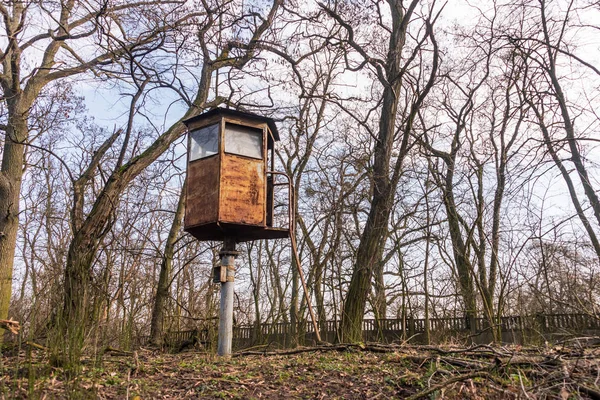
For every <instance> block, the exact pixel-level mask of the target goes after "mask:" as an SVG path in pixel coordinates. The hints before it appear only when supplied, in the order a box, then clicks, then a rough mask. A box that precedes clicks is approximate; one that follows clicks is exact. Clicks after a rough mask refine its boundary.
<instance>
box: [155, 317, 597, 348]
mask: <svg viewBox="0 0 600 400" xmlns="http://www.w3.org/2000/svg"><path fill="white" fill-rule="evenodd" d="M427 323H429V330H430V332H431V333H441V334H444V333H447V334H452V333H453V332H461V331H463V332H464V331H470V332H482V331H486V330H489V328H491V327H497V328H500V331H501V332H502V333H513V334H514V332H524V331H533V332H538V333H540V332H541V333H561V331H564V332H566V331H573V332H580V331H585V330H600V315H592V314H536V315H526V316H520V315H517V316H506V317H501V318H498V319H496V320H493V321H490V320H488V319H487V318H471V319H468V318H465V317H446V318H430V319H429V320H428V321H427V320H426V319H424V318H404V319H403V318H395V319H365V320H363V322H362V329H363V336H364V337H365V338H367V339H368V340H384V341H385V340H386V339H389V340H391V338H399V337H410V336H412V335H417V334H420V333H423V332H425V330H426V329H425V328H426V325H427ZM340 327H341V321H339V320H336V321H322V322H320V323H319V328H320V330H321V335H322V336H323V337H324V338H328V339H326V340H328V341H332V340H335V337H336V335H337V333H338V332H339V330H340ZM292 328H293V327H292V324H291V323H289V322H288V323H286V322H279V323H262V324H260V325H242V326H237V327H234V328H233V340H234V342H236V343H237V344H238V347H240V346H242V347H243V346H245V345H252V344H256V343H257V342H260V341H261V340H263V341H264V340H269V341H273V342H281V343H279V344H280V345H282V346H285V345H287V344H289V343H287V342H288V341H289V338H290V337H291V336H292V335H293V333H294V332H293V329H292ZM296 333H297V334H298V336H302V337H304V338H305V339H306V338H312V336H314V327H313V325H312V323H310V322H309V321H303V322H300V323H298V325H297V326H296ZM194 337H195V338H197V340H198V341H200V342H202V343H208V342H210V341H211V338H210V335H209V332H208V329H203V330H199V329H194V330H186V331H177V332H168V333H167V334H166V337H165V341H166V342H167V343H169V344H171V345H173V344H176V343H181V342H184V341H189V340H192V339H193V338H194ZM213 340H214V338H213ZM513 340H514V339H513ZM517 341H519V340H517Z"/></svg>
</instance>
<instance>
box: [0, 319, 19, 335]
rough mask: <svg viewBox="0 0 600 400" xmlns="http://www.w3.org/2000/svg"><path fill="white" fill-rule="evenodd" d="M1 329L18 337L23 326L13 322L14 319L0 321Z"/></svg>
mask: <svg viewBox="0 0 600 400" xmlns="http://www.w3.org/2000/svg"><path fill="white" fill-rule="evenodd" d="M0 328H4V329H8V330H9V331H11V332H12V333H13V334H15V335H16V334H17V333H19V329H21V325H19V322H18V321H13V320H12V319H0Z"/></svg>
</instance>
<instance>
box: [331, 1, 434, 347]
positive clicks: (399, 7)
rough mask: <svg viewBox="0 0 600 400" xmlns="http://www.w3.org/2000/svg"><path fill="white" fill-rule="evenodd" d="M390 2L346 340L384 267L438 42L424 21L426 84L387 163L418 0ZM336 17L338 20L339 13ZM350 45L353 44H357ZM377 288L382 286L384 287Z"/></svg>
mask: <svg viewBox="0 0 600 400" xmlns="http://www.w3.org/2000/svg"><path fill="white" fill-rule="evenodd" d="M388 3H389V5H390V11H391V17H392V30H391V34H390V39H389V44H388V52H387V57H386V63H385V79H384V78H383V77H382V75H383V72H384V71H383V70H379V71H378V72H379V78H380V81H381V83H382V84H383V87H384V89H383V102H382V106H381V117H380V119H379V132H378V136H377V141H376V143H375V147H374V157H373V195H372V197H371V209H370V210H369V215H368V217H367V221H366V224H365V228H364V230H363V233H362V235H361V238H360V243H359V246H358V251H357V254H356V260H355V264H354V269H353V272H352V278H351V280H350V286H349V288H348V293H347V295H346V300H345V302H344V314H343V315H342V332H341V339H342V340H343V341H346V342H358V341H361V340H362V320H363V317H364V313H365V306H366V302H367V298H368V295H369V292H370V290H371V287H372V278H373V276H374V272H377V269H378V268H383V263H382V257H383V250H384V247H385V241H386V240H387V237H388V223H389V217H390V214H391V211H392V207H393V205H394V196H395V193H396V187H397V185H398V181H399V179H400V175H401V172H402V167H403V160H404V157H405V156H406V154H407V152H408V148H409V146H408V143H409V142H408V140H409V135H410V132H411V130H412V127H413V121H414V118H415V116H416V113H417V111H418V110H419V108H420V107H421V105H422V103H423V100H424V98H425V97H426V96H427V93H428V92H429V90H430V88H431V86H432V85H433V80H434V75H435V73H436V71H437V62H438V59H437V45H436V43H435V39H434V37H433V35H432V29H431V25H430V24H429V23H428V22H427V23H426V27H427V29H426V30H427V35H430V38H431V40H432V42H433V45H434V51H433V54H434V60H433V65H432V68H431V75H430V78H429V81H428V82H427V84H426V85H425V86H424V87H423V88H422V90H421V91H420V92H417V93H416V97H417V99H416V101H415V102H414V103H413V104H411V107H410V111H409V114H408V115H407V116H406V118H405V120H404V121H403V122H404V126H403V129H402V131H401V145H400V150H399V155H398V157H397V159H396V161H395V164H393V165H391V161H392V157H391V154H392V148H393V147H394V143H395V139H396V135H397V132H396V118H397V111H398V102H399V97H400V92H401V89H402V85H403V80H402V78H403V73H404V69H403V66H402V50H403V48H404V44H405V41H406V30H407V27H408V24H409V21H410V18H411V16H412V12H413V10H414V9H415V7H416V6H417V3H418V1H417V0H413V1H411V2H410V4H409V5H408V8H407V9H406V10H405V9H404V6H403V3H402V1H399V0H390V1H389V2H388ZM336 19H338V20H339V17H337V18H336ZM354 46H355V47H356V45H354ZM379 289H380V290H382V288H379Z"/></svg>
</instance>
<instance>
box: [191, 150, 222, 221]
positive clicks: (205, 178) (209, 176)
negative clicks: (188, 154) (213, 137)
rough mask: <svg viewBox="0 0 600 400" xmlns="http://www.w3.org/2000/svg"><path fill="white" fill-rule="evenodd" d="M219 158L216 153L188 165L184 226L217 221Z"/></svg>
mask: <svg viewBox="0 0 600 400" xmlns="http://www.w3.org/2000/svg"><path fill="white" fill-rule="evenodd" d="M220 158H221V156H219V155H216V156H212V157H209V158H205V159H201V160H197V161H192V162H191V163H190V164H189V165H188V185H187V199H186V213H185V226H186V227H192V226H195V225H200V224H206V223H209V222H216V221H217V217H218V213H219V173H220V168H219V167H220Z"/></svg>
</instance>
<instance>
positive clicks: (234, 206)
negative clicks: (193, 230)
mask: <svg viewBox="0 0 600 400" xmlns="http://www.w3.org/2000/svg"><path fill="white" fill-rule="evenodd" d="M222 157H223V161H222V163H221V196H220V197H221V198H220V207H219V221H221V222H232V223H240V224H248V225H264V224H265V211H266V195H265V189H266V182H265V161H264V160H257V159H251V158H247V157H242V156H236V155H232V154H223V156H222Z"/></svg>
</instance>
